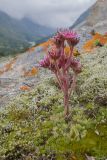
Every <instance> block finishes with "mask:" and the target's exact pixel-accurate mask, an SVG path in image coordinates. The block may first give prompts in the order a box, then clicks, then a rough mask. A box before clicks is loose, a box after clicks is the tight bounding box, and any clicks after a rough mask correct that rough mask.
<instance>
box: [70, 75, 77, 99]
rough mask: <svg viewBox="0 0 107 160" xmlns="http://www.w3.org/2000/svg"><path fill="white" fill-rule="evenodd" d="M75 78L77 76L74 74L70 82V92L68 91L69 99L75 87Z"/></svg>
mask: <svg viewBox="0 0 107 160" xmlns="http://www.w3.org/2000/svg"><path fill="white" fill-rule="evenodd" d="M76 77H77V75H76V74H74V76H73V82H72V85H71V88H70V91H69V98H70V96H71V93H73V91H74V89H75V87H76Z"/></svg>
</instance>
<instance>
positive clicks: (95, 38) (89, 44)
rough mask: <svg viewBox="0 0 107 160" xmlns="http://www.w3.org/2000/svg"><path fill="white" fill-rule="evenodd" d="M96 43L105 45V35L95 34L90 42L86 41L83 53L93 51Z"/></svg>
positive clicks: (106, 41) (106, 38)
mask: <svg viewBox="0 0 107 160" xmlns="http://www.w3.org/2000/svg"><path fill="white" fill-rule="evenodd" d="M96 41H99V43H100V44H101V45H102V46H103V45H105V44H106V43H107V35H102V34H99V33H96V34H95V35H94V36H93V37H92V39H91V40H89V41H87V42H86V43H85V44H84V46H83V49H84V50H85V51H87V52H88V51H89V52H90V51H91V50H92V49H94V48H95V47H96V46H95V42H96Z"/></svg>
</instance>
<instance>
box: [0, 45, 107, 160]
mask: <svg viewBox="0 0 107 160" xmlns="http://www.w3.org/2000/svg"><path fill="white" fill-rule="evenodd" d="M102 49H104V50H105V48H103V47H102ZM98 52H99V50H98ZM103 52H104V53H103V56H104V57H103V56H102V55H101V54H102V53H101V54H99V56H98V55H96V54H95V55H84V56H83V58H82V62H83V64H84V70H83V72H82V73H81V75H80V76H79V78H78V86H77V89H76V91H75V93H74V95H73V96H72V97H71V99H70V113H71V116H70V120H69V122H68V123H66V122H65V120H64V116H63V95H62V93H61V92H59V88H58V85H57V84H56V82H55V81H54V79H53V78H48V79H47V80H45V81H42V83H41V84H39V85H38V86H37V87H36V88H35V89H34V90H33V91H31V92H29V93H25V94H23V95H20V96H18V97H17V98H15V100H14V101H13V102H12V103H11V104H10V105H9V106H8V107H6V109H4V110H1V113H0V158H1V159H3V160H13V159H14V160H19V159H20V160H23V159H25V158H26V159H27V158H28V159H38V160H39V159H43V158H44V159H51V158H52V157H53V159H56V160H65V159H68V160H70V159H73V157H74V159H78V160H85V159H86V158H85V154H87V155H89V156H94V157H95V158H96V160H105V159H106V158H107V151H106V148H107V142H106V141H107V126H106V124H107V108H106V96H104V95H105V93H106V90H107V77H106V70H105V68H106V67H105V66H106V63H105V60H106V57H107V56H106V54H105V51H103ZM99 63H100V65H99ZM104 75H105V76H104ZM99 96H100V101H98V100H97V99H99ZM102 98H103V99H102ZM104 100H105V103H102V102H104ZM31 155H32V156H31Z"/></svg>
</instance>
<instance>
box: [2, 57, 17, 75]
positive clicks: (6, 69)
mask: <svg viewBox="0 0 107 160" xmlns="http://www.w3.org/2000/svg"><path fill="white" fill-rule="evenodd" d="M16 59H17V58H14V59H12V60H11V61H10V62H9V63H7V64H5V65H4V66H3V67H2V68H1V69H0V74H3V73H4V72H8V71H9V70H11V69H13V64H14V63H15V61H16Z"/></svg>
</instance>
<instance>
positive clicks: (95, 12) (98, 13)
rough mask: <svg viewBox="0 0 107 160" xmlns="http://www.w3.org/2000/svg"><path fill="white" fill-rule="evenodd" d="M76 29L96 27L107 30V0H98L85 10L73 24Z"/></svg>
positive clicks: (103, 30) (102, 30) (99, 29)
mask: <svg viewBox="0 0 107 160" xmlns="http://www.w3.org/2000/svg"><path fill="white" fill-rule="evenodd" d="M71 28H75V29H84V30H87V28H90V29H96V30H97V31H100V32H107V0H97V2H96V3H95V4H94V5H93V6H92V7H90V8H89V9H88V10H87V11H85V12H84V13H83V14H82V15H80V17H79V18H78V19H77V20H76V22H75V23H74V24H73V26H71Z"/></svg>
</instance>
